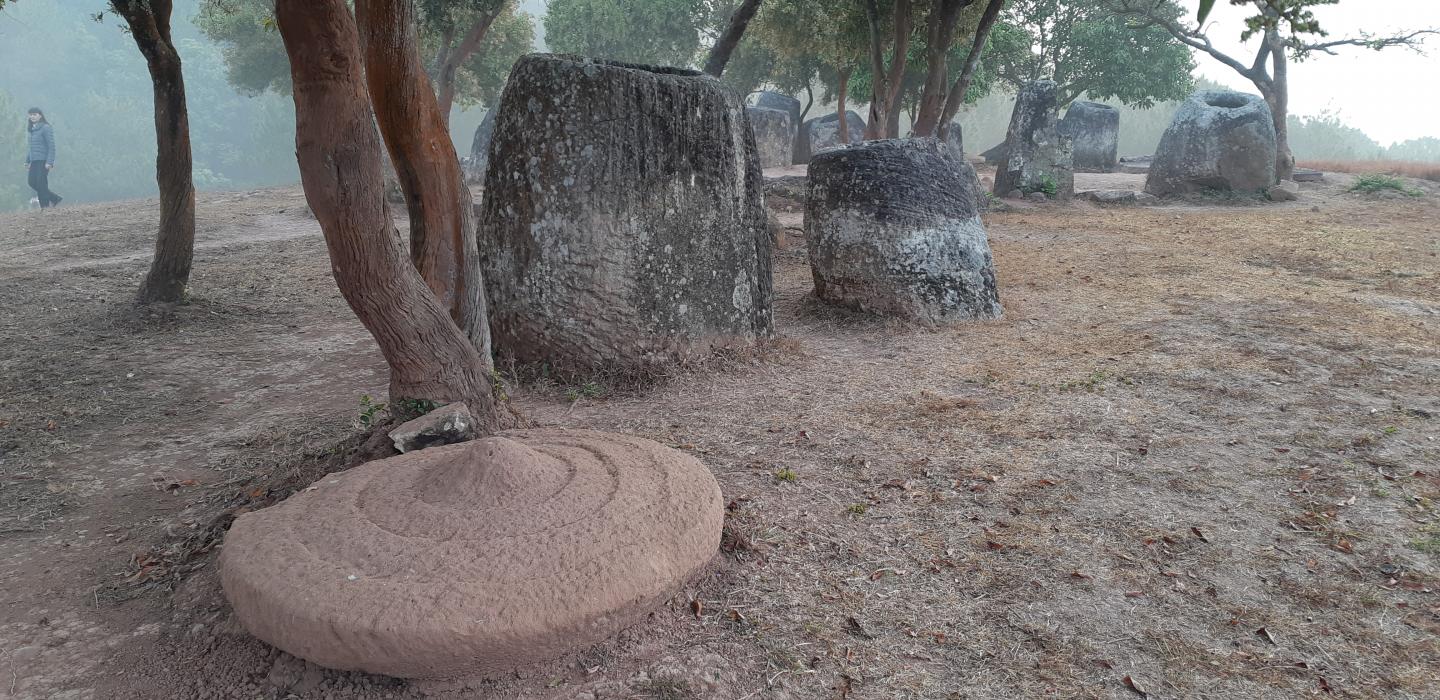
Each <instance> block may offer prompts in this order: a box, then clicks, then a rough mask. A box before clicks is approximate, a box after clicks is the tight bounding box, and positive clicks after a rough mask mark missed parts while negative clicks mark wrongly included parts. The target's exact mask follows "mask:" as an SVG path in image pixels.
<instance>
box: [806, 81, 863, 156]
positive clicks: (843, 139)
mask: <svg viewBox="0 0 1440 700" xmlns="http://www.w3.org/2000/svg"><path fill="white" fill-rule="evenodd" d="M850 70H851V69H850V68H842V69H840V88H839V89H838V90H836V92H838V93H839V95H837V96H836V100H837V101H836V103H835V116H836V117H837V118H838V119H839V126H840V143H850V123H849V122H850V120H849V119H846V118H845V93H847V92H849V90H850ZM800 127H801V128H802V129H803V128H804V127H805V125H804V124H801V125H800Z"/></svg>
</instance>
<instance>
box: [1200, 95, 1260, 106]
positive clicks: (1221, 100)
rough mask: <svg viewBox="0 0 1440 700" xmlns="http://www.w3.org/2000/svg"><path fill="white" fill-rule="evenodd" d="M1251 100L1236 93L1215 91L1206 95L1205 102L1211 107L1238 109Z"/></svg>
mask: <svg viewBox="0 0 1440 700" xmlns="http://www.w3.org/2000/svg"><path fill="white" fill-rule="evenodd" d="M1249 102H1250V101H1249V100H1247V99H1245V98H1244V97H1243V96H1240V95H1236V94H1234V93H1227V92H1222V93H1215V94H1211V95H1207V96H1206V97H1205V104H1207V105H1210V106H1211V107H1222V108H1224V109H1238V108H1240V107H1244V106H1245V105H1246V104H1248V103H1249Z"/></svg>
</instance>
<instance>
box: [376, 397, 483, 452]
mask: <svg viewBox="0 0 1440 700" xmlns="http://www.w3.org/2000/svg"><path fill="white" fill-rule="evenodd" d="M390 439H391V440H393V441H394V442H395V449H397V450H399V451H400V452H401V453H402V454H403V453H406V452H414V451H415V450H423V449H425V448H427V447H435V446H436V445H451V444H454V443H457V442H465V441H466V440H474V439H475V416H474V415H473V414H471V413H470V409H469V408H468V407H467V406H466V405H465V404H464V403H461V402H456V403H452V404H450V405H448V406H442V407H440V408H437V409H435V410H433V411H431V412H429V413H426V414H425V415H423V416H420V417H419V418H416V419H414V420H411V421H407V422H405V423H402V424H401V425H400V427H398V428H396V429H394V430H392V431H390Z"/></svg>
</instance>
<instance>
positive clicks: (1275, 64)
mask: <svg viewBox="0 0 1440 700" xmlns="http://www.w3.org/2000/svg"><path fill="white" fill-rule="evenodd" d="M1265 43H1266V44H1267V45H1269V47H1270V60H1271V66H1272V67H1271V74H1270V75H1271V77H1270V89H1269V90H1266V89H1264V88H1261V90H1260V96H1261V97H1263V98H1265V103H1266V104H1268V105H1270V117H1271V118H1272V119H1274V120H1275V178H1276V179H1277V180H1289V179H1290V178H1291V177H1293V176H1294V174H1295V154H1294V153H1293V152H1292V151H1291V150H1290V61H1289V59H1288V58H1287V57H1286V56H1285V41H1284V40H1283V39H1281V38H1280V33H1279V32H1277V31H1275V30H1273V29H1272V30H1270V31H1268V32H1265ZM1256 87H1259V85H1258V84H1257V85H1256Z"/></svg>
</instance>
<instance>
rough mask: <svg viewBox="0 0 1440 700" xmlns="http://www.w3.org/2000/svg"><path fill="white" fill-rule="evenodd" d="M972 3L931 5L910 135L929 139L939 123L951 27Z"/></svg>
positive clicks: (955, 0) (953, 0)
mask: <svg viewBox="0 0 1440 700" xmlns="http://www.w3.org/2000/svg"><path fill="white" fill-rule="evenodd" d="M974 1H975V0H940V1H939V2H937V3H934V4H932V6H931V8H930V16H929V18H927V21H926V34H925V39H926V41H925V84H924V85H922V86H921V88H920V106H919V108H918V109H917V110H916V112H917V113H916V115H915V117H914V118H913V119H912V120H911V121H912V123H911V125H910V134H911V135H912V136H932V135H934V133H935V127H936V126H938V125H939V124H940V111H941V110H943V109H944V108H945V88H946V83H948V82H949V75H948V69H947V67H946V65H945V56H946V54H948V53H950V45H951V44H953V43H954V42H955V24H956V23H957V22H959V21H960V11H961V10H963V9H965V8H966V7H969V6H970V5H971V4H972V3H973V2H974Z"/></svg>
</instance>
